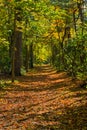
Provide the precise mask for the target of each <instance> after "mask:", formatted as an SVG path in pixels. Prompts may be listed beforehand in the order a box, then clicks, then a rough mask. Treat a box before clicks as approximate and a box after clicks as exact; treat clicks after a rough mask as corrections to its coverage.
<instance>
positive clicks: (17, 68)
mask: <svg viewBox="0 0 87 130" xmlns="http://www.w3.org/2000/svg"><path fill="white" fill-rule="evenodd" d="M15 41H16V43H15V70H14V71H15V75H17V76H20V75H21V66H22V54H21V53H22V32H21V31H16V38H15Z"/></svg>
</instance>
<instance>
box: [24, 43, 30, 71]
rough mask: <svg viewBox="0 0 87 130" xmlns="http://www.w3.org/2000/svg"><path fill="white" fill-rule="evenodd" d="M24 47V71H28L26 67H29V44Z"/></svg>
mask: <svg viewBox="0 0 87 130" xmlns="http://www.w3.org/2000/svg"><path fill="white" fill-rule="evenodd" d="M25 49H26V57H25V69H26V72H28V69H29V45H26V46H25Z"/></svg>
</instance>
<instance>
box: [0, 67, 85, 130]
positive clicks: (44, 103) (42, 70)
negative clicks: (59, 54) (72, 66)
mask: <svg viewBox="0 0 87 130" xmlns="http://www.w3.org/2000/svg"><path fill="white" fill-rule="evenodd" d="M3 78H5V79H6V77H3ZM8 80H9V79H8ZM0 130H87V90H86V89H85V88H84V89H83V88H81V87H80V86H79V83H78V82H75V81H73V80H72V78H71V77H69V76H68V75H67V74H66V73H65V72H58V73H56V71H55V70H54V69H53V68H52V67H50V66H41V67H36V68H35V69H34V70H32V71H31V72H29V73H27V74H26V75H25V76H21V77H17V79H16V82H15V83H13V84H12V83H11V84H8V85H7V86H6V87H4V88H1V89H0Z"/></svg>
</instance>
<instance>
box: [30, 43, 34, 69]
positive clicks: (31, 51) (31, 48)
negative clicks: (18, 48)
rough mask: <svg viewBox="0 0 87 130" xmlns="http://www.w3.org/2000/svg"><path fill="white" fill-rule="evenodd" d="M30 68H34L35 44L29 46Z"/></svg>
mask: <svg viewBox="0 0 87 130" xmlns="http://www.w3.org/2000/svg"><path fill="white" fill-rule="evenodd" d="M29 68H30V69H32V68H33V43H31V44H30V46H29Z"/></svg>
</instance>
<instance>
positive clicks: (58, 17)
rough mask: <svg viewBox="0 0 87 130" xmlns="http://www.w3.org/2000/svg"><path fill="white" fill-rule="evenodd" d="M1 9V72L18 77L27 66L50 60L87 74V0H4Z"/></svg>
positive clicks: (58, 66) (83, 75)
mask: <svg viewBox="0 0 87 130" xmlns="http://www.w3.org/2000/svg"><path fill="white" fill-rule="evenodd" d="M0 12H1V13H0V18H1V20H0V71H1V72H4V73H12V75H13V76H12V77H13V80H14V76H15V75H20V74H21V70H23V69H25V70H26V71H28V70H29V68H32V67H34V64H42V63H50V64H52V65H53V66H55V67H56V69H57V70H58V71H61V70H62V71H67V72H68V73H69V74H71V75H72V76H73V77H77V76H80V77H81V78H86V77H87V31H86V30H87V1H86V0H41V1H40V0H1V1H0ZM22 68H23V69H22Z"/></svg>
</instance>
